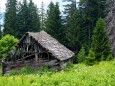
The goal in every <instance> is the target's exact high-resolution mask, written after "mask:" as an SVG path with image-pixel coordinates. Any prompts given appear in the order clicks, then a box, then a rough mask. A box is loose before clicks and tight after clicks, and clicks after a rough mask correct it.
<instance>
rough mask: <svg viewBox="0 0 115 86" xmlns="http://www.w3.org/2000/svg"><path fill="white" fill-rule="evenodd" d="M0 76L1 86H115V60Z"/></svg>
mask: <svg viewBox="0 0 115 86" xmlns="http://www.w3.org/2000/svg"><path fill="white" fill-rule="evenodd" d="M41 73H42V74H41V75H40V72H38V73H37V72H36V73H33V74H29V75H27V74H23V73H21V75H12V76H11V75H6V76H3V77H2V76H0V86H114V85H115V61H110V62H100V63H99V64H96V65H94V66H86V65H84V64H77V65H73V66H68V68H64V70H62V71H60V72H51V71H46V72H45V73H44V72H41Z"/></svg>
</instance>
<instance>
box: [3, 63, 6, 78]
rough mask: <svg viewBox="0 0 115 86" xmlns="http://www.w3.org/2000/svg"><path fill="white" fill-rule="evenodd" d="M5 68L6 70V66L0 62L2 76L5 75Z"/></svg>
mask: <svg viewBox="0 0 115 86" xmlns="http://www.w3.org/2000/svg"><path fill="white" fill-rule="evenodd" d="M5 68H6V64H5V62H4V61H3V62H2V76H3V75H4V74H5V73H6V70H5Z"/></svg>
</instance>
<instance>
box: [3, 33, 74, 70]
mask: <svg viewBox="0 0 115 86" xmlns="http://www.w3.org/2000/svg"><path fill="white" fill-rule="evenodd" d="M11 53H12V54H11V55H10V56H8V57H7V58H6V59H5V60H4V63H5V64H6V66H5V68H3V69H4V70H6V71H7V70H9V69H10V70H11V69H13V68H22V67H24V66H32V67H37V68H38V67H40V66H42V65H48V66H51V67H53V68H59V67H62V66H66V65H67V64H68V63H69V62H72V59H73V58H72V57H73V56H74V53H73V52H72V51H70V50H69V49H68V48H66V47H65V46H64V45H62V44H61V43H59V42H58V41H57V40H56V39H54V38H53V37H51V36H50V35H49V34H48V33H46V32H45V31H41V32H27V33H26V34H25V35H24V36H23V37H22V38H21V39H20V41H19V43H18V44H17V46H16V50H15V51H11Z"/></svg>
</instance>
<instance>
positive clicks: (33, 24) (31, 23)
mask: <svg viewBox="0 0 115 86" xmlns="http://www.w3.org/2000/svg"><path fill="white" fill-rule="evenodd" d="M28 13H29V14H28V23H27V25H28V26H27V27H28V30H29V31H33V32H38V31H40V18H39V15H38V9H37V6H36V5H35V4H34V3H33V1H32V0H30V2H29V5H28Z"/></svg>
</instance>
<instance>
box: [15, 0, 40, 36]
mask: <svg viewBox="0 0 115 86" xmlns="http://www.w3.org/2000/svg"><path fill="white" fill-rule="evenodd" d="M16 25H17V28H18V31H17V37H18V38H21V37H22V35H23V34H25V33H26V32H28V31H32V32H37V31H40V18H39V15H38V9H37V6H36V5H35V4H34V3H33V1H32V0H30V1H29V3H28V2H27V0H24V1H23V2H22V3H20V4H19V9H18V14H17V24H16Z"/></svg>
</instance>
